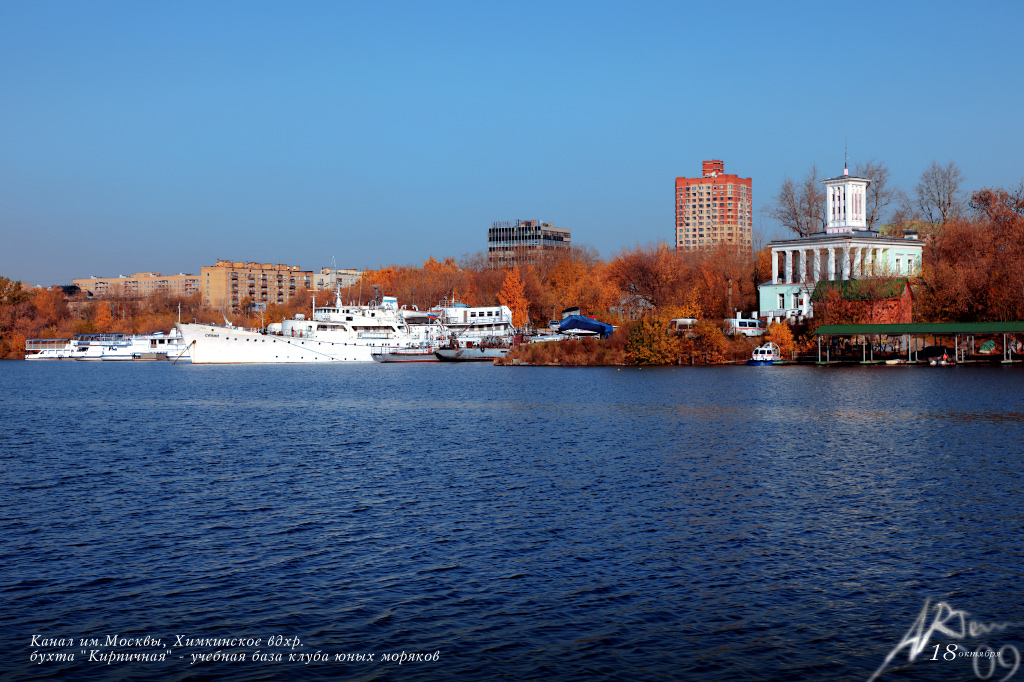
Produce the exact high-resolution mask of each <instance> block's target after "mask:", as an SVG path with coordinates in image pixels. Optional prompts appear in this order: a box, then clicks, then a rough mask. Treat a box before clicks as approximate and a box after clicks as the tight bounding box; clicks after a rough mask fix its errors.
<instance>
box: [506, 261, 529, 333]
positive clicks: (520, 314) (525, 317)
mask: <svg viewBox="0 0 1024 682" xmlns="http://www.w3.org/2000/svg"><path fill="white" fill-rule="evenodd" d="M498 302H499V303H500V304H501V305H503V306H508V309H509V310H511V311H512V326H514V327H515V328H516V329H522V328H523V327H525V326H526V325H527V323H529V321H530V319H529V307H530V304H529V302H528V301H527V300H526V291H525V288H524V285H523V280H522V277H520V276H519V268H518V267H512V268H506V269H505V283H504V284H503V285H502V287H501V291H500V292H498Z"/></svg>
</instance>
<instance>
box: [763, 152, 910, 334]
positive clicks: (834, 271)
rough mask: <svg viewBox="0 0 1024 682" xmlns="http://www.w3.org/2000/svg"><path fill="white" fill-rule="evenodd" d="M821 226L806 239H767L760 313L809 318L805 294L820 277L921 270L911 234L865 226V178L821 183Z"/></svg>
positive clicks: (858, 276) (903, 273) (846, 175)
mask: <svg viewBox="0 0 1024 682" xmlns="http://www.w3.org/2000/svg"><path fill="white" fill-rule="evenodd" d="M823 182H824V183H825V190H826V201H827V205H826V211H827V224H826V226H825V231H824V232H817V233H814V234H812V235H810V236H809V237H800V238H797V239H783V240H779V241H774V242H771V243H770V244H769V245H768V246H770V247H771V250H772V278H771V281H769V282H765V283H764V284H762V285H760V286H759V287H758V298H759V308H760V316H761V317H762V318H767V319H768V321H769V322H771V321H773V320H774V319H776V318H789V319H791V320H793V321H795V320H799V319H800V318H804V317H810V316H811V315H812V314H813V309H812V308H811V293H813V292H814V287H815V285H816V284H817V283H818V282H821V281H825V280H828V281H836V280H844V279H864V278H867V277H908V276H910V277H913V276H916V275H919V274H920V272H921V252H922V248H923V244H922V243H921V242H920V241H918V239H917V235H916V234H908V236H907V237H905V238H902V239H901V238H897V237H886V236H883V235H881V234H879V233H878V232H876V231H874V230H869V229H868V225H867V217H866V206H867V204H866V200H867V189H868V185H869V184H870V182H871V181H870V180H868V179H867V178H858V177H854V176H852V175H850V174H849V170H847V169H843V174H842V175H840V176H838V177H835V178H829V179H827V180H824V181H823Z"/></svg>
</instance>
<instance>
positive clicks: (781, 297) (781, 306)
mask: <svg viewBox="0 0 1024 682" xmlns="http://www.w3.org/2000/svg"><path fill="white" fill-rule="evenodd" d="M785 308H786V295H785V294H779V309H780V310H784V309H785Z"/></svg>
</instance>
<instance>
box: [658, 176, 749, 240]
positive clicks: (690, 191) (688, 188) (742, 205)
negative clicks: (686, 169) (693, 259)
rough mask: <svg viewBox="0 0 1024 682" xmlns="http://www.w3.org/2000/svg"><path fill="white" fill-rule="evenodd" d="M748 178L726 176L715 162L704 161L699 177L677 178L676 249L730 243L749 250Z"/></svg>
mask: <svg viewBox="0 0 1024 682" xmlns="http://www.w3.org/2000/svg"><path fill="white" fill-rule="evenodd" d="M752 196H753V195H752V194H751V186H750V178H741V177H739V176H738V175H726V174H725V165H724V164H723V163H722V162H721V161H720V160H718V159H713V160H711V161H705V162H704V174H703V177H700V178H676V249H679V250H690V249H703V248H710V247H713V246H716V245H718V244H732V245H734V246H736V247H738V248H742V249H747V250H752V249H753V248H754V247H753V239H752V238H751V237H752V228H753V225H754V222H753V216H752V213H751V202H752Z"/></svg>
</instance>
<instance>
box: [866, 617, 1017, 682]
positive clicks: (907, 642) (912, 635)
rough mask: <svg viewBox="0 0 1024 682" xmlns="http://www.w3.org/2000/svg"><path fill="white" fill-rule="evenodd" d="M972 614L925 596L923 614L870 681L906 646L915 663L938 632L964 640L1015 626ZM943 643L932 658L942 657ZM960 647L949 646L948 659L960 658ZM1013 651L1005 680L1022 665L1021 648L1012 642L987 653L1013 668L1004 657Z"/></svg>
mask: <svg viewBox="0 0 1024 682" xmlns="http://www.w3.org/2000/svg"><path fill="white" fill-rule="evenodd" d="M930 611H934V616H933V617H932V619H931V624H930V625H927V626H926V623H928V614H929V612H930ZM969 615H970V614H969V613H968V612H967V611H963V610H956V609H954V608H953V607H951V606H950V605H949V604H947V603H946V602H942V601H940V602H937V603H935V604H931V600H930V599H925V600H924V608H922V609H921V613H920V614H919V615H918V616H917V620H915V621H914V624H913V625H911V626H910V630H909V631H908V632H907V634H905V635H903V639H902V640H900V643H899V644H897V645H896V648H894V649H893V650H892V651H890V652H889V655H888V656H886V657H885V661H883V662H882V665H881V666H880V667H879V668H878V670H876V671H875V673H874V674H873V675H872V676H871V677H870V678H869V679H868V682H874V680H876V679H878V676H879V675H881V674H882V673H883V672H884V671H885V670H886V668H888V666H889V663H891V662H892V660H893V659H894V658H896V655H897V654H899V652H900V651H902V650H903V649H904V648H906V649H908V652H907V660H908V661H909V662H910V663H913V662H914V661H915V660H916V659H917V657H918V656H919V655H920V654H921V652H923V651H924V650H925V649H926V648H928V646H929V643H930V642H931V640H932V637H933V636H936V635H937V636H938V637H941V638H944V639H953V640H959V641H962V640H966V639H974V638H977V637H980V636H982V635H986V634H988V633H990V632H1002V631H1003V630H1006V629H1008V628H1010V627H1013V626H1014V625H1015V624H1014V623H1010V622H1005V623H987V624H986V623H982V622H980V621H977V620H974V619H972V618H969V617H968V616H969ZM939 646H940V645H939V644H935V651H934V652H933V655H932V658H931V659H929V660H933V661H934V660H938V655H939ZM950 647H952V648H950ZM959 648H960V647H959V645H957V644H950V645H947V649H946V653H945V654H943V657H944V658H945V660H953V658H956V652H957V651H958V650H959ZM984 648H985V649H988V650H989V651H992V649H991V647H988V646H986V647H984ZM1009 650H1012V651H1013V653H1014V654H1016V661H1014V666H1013V669H1012V670H1011V671H1010V673H1009V674H1008V675H1006V677H1004V678H1003V679H1004V680H1007V679H1009V678H1010V677H1011V676H1012V675H1013V673H1015V672H1016V671H1017V666H1019V665H1020V653H1019V652H1018V651H1017V648H1016V647H1014V646H1012V645H1008V646H1004V647H1003V648H1002V649H1000V650H999V652H998V653H996V652H992V654H993V655H991V656H983V657H984V658H989V659H990V660H991V659H992V658H996V659H998V660H999V664H1000V665H1001V666H1003V667H1009V666H1008V665H1005V664H1004V659H1005V658H1007V657H1006V656H1005V655H1004V652H1007V653H1009ZM951 653H952V654H953V656H952V658H951V657H949V654H951ZM961 655H963V654H961ZM978 658H979V656H978V655H977V654H975V656H974V661H975V672H979V671H978V669H977V660H978ZM994 665H995V663H993V666H994ZM990 676H991V672H990V673H989V675H988V676H982V679H988V677H990Z"/></svg>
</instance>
